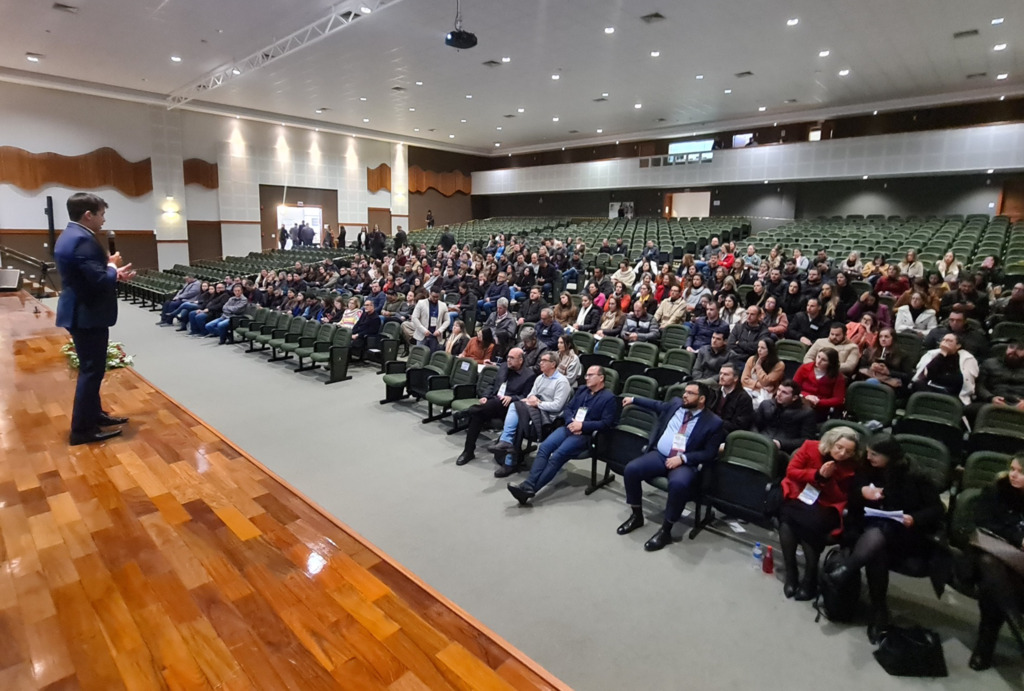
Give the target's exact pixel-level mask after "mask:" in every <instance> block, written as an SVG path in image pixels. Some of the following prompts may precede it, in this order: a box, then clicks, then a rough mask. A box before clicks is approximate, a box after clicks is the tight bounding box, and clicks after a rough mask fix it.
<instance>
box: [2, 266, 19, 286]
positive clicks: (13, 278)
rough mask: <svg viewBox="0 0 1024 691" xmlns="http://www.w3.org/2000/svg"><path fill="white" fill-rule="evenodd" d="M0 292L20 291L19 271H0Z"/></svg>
mask: <svg viewBox="0 0 1024 691" xmlns="http://www.w3.org/2000/svg"><path fill="white" fill-rule="evenodd" d="M0 290H21V271H19V270H18V269H0Z"/></svg>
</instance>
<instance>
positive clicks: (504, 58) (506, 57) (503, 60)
mask: <svg viewBox="0 0 1024 691" xmlns="http://www.w3.org/2000/svg"><path fill="white" fill-rule="evenodd" d="M501 61H502V62H512V58H510V57H508V56H507V55H506V56H505V57H503V58H502V59H501Z"/></svg>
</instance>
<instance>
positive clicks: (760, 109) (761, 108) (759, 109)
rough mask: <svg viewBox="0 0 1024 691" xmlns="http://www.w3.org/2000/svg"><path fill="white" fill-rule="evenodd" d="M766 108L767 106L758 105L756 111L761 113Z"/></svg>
mask: <svg viewBox="0 0 1024 691" xmlns="http://www.w3.org/2000/svg"><path fill="white" fill-rule="evenodd" d="M766 110H768V106H758V107H757V112H758V113H763V112H764V111H766Z"/></svg>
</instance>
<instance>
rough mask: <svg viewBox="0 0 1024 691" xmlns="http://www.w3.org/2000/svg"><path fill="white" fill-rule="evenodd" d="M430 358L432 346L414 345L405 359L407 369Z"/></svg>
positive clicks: (413, 367)
mask: <svg viewBox="0 0 1024 691" xmlns="http://www.w3.org/2000/svg"><path fill="white" fill-rule="evenodd" d="M342 331H348V329H342ZM428 359H430V348H428V347H427V346H425V345H414V346H413V347H412V348H410V349H409V357H407V358H406V360H405V368H406V370H411V369H416V368H417V367H423V366H424V365H426V364H427V360H428Z"/></svg>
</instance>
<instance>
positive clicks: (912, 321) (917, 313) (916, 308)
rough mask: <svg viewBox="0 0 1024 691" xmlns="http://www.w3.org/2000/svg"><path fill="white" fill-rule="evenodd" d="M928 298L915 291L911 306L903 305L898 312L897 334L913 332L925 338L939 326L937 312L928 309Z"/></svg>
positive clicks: (912, 295)
mask: <svg viewBox="0 0 1024 691" xmlns="http://www.w3.org/2000/svg"><path fill="white" fill-rule="evenodd" d="M927 301H928V299H927V297H926V296H925V295H924V294H923V293H921V292H919V291H916V290H915V291H914V292H913V293H912V294H911V296H910V304H909V305H903V306H902V307H900V308H899V309H898V310H896V332H897V333H904V332H907V331H913V332H915V333H917V334H919V335H920V336H925V335H926V334H928V332H929V331H931V330H932V329H934V328H935V327H936V326H938V322H936V320H935V310H933V309H931V308H929V307H928V304H927Z"/></svg>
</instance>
